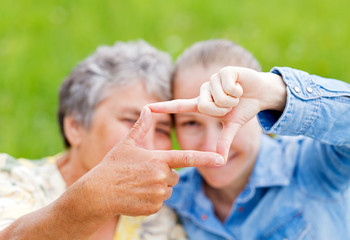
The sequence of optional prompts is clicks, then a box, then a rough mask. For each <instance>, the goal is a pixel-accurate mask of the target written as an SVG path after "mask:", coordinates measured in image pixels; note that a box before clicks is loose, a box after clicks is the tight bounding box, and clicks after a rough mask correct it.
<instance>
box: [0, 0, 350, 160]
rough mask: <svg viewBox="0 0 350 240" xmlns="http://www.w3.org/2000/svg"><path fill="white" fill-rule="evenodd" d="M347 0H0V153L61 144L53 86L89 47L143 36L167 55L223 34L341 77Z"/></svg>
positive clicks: (42, 151) (346, 76)
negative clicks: (0, 0)
mask: <svg viewBox="0 0 350 240" xmlns="http://www.w3.org/2000/svg"><path fill="white" fill-rule="evenodd" d="M349 9H350V1H347V0H342V1H340V0H333V1H323V0H313V1H310V0H291V1H283V0H269V1H264V0H247V1H238V0H220V1H209V0H177V1H164V0H149V1H143V0H128V1H120V0H114V1H112V0H99V1H92V0H75V1H71V0H50V1H44V0H35V1H29V0H15V1H2V2H1V3H0V63H1V64H0V73H1V78H0V152H6V153H9V154H11V155H13V156H15V157H27V158H40V157H42V156H46V155H51V154H55V153H57V152H59V151H61V150H62V149H63V144H62V143H61V139H60V136H59V131H58V127H57V123H56V108H57V93H58V88H59V85H60V83H61V82H62V80H63V79H64V78H65V77H66V76H67V75H68V74H69V72H70V71H71V70H72V68H73V67H74V66H75V65H76V64H77V62H78V61H80V60H82V59H83V58H85V57H86V56H87V55H89V54H90V53H92V52H93V51H94V50H95V49H96V47H97V46H98V45H101V44H108V45H111V44H113V43H114V42H115V41H117V40H119V41H120V40H121V41H127V40H134V39H139V38H143V39H145V40H146V41H148V42H149V43H151V44H152V45H154V46H156V47H158V48H160V49H162V50H165V51H168V52H169V53H171V55H172V56H173V57H174V59H175V58H176V57H177V56H178V55H179V54H180V53H181V52H182V50H183V49H185V48H186V47H188V46H189V45H191V44H192V43H194V42H196V41H199V40H205V39H209V38H228V39H231V40H233V41H235V42H237V43H238V44H241V45H243V46H244V47H245V48H247V49H248V50H250V51H251V52H252V53H253V54H254V55H255V56H256V57H257V58H258V60H259V61H260V62H261V64H262V66H263V70H264V71H268V70H269V69H270V68H271V67H273V66H275V65H279V66H291V67H295V68H300V69H303V70H306V71H308V72H310V73H314V74H318V75H321V76H325V77H332V78H338V79H342V80H344V81H348V82H350V68H349V61H348V58H349V56H350V44H349V43H350V30H349V23H350V14H349Z"/></svg>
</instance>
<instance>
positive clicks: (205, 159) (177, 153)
mask: <svg viewBox="0 0 350 240" xmlns="http://www.w3.org/2000/svg"><path fill="white" fill-rule="evenodd" d="M155 152H156V154H157V156H158V157H159V158H161V159H164V160H165V161H166V162H167V164H168V166H169V167H170V168H183V167H220V166H222V165H224V164H225V163H226V162H225V160H224V158H223V157H222V156H221V155H220V154H217V153H214V152H200V151H183V150H171V151H155Z"/></svg>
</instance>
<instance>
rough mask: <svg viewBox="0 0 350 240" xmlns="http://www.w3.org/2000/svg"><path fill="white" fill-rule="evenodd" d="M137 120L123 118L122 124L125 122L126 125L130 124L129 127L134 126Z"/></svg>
mask: <svg viewBox="0 0 350 240" xmlns="http://www.w3.org/2000/svg"><path fill="white" fill-rule="evenodd" d="M136 121H137V119H135V118H123V119H122V122H125V123H126V124H129V125H132V126H133V125H134V124H135V123H136Z"/></svg>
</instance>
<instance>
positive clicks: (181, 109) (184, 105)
mask: <svg viewBox="0 0 350 240" xmlns="http://www.w3.org/2000/svg"><path fill="white" fill-rule="evenodd" d="M147 106H148V107H149V109H151V111H152V112H155V113H188V112H198V98H192V99H176V100H172V101H165V102H157V103H151V104H148V105H147Z"/></svg>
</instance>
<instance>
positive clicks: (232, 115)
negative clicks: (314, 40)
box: [148, 67, 286, 159]
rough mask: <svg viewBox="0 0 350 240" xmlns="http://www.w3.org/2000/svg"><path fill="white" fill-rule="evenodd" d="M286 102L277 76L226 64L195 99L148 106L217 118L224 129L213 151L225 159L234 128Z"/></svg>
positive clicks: (282, 105) (280, 107) (154, 108)
mask: <svg viewBox="0 0 350 240" xmlns="http://www.w3.org/2000/svg"><path fill="white" fill-rule="evenodd" d="M285 101H286V87H285V84H284V82H283V81H282V79H281V77H280V76H278V75H275V74H272V73H259V72H256V71H255V70H252V69H248V68H241V67H225V68H223V69H221V70H220V71H219V72H218V73H216V74H214V75H212V77H211V79H210V81H209V82H206V83H204V84H203V85H202V86H201V89H200V95H199V97H198V98H194V99H179V100H173V101H169V102H162V103H154V104H149V105H148V106H149V108H150V109H151V111H153V112H164V113H181V112H200V113H203V114H207V115H210V116H214V117H218V118H220V119H221V120H222V122H223V130H222V133H221V135H220V137H219V139H218V143H217V148H216V151H217V153H219V154H221V155H222V156H224V157H225V159H227V156H228V152H229V149H230V145H231V143H232V140H233V138H234V136H235V135H236V133H237V131H238V130H239V129H240V128H241V127H242V126H243V125H244V124H245V123H247V122H248V121H249V120H251V119H252V118H254V117H255V116H256V114H257V113H258V112H260V111H262V110H265V109H273V110H282V109H283V108H284V105H285Z"/></svg>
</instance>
